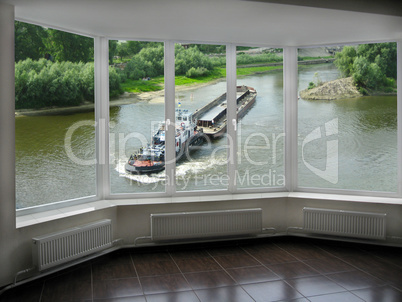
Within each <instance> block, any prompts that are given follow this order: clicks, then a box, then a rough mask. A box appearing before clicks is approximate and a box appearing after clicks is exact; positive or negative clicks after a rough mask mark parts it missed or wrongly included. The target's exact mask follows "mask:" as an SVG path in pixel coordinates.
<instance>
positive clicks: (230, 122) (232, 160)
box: [226, 44, 237, 193]
mask: <svg viewBox="0 0 402 302" xmlns="http://www.w3.org/2000/svg"><path fill="white" fill-rule="evenodd" d="M226 83H227V84H226V85H227V104H228V106H227V137H228V139H227V144H228V177H229V186H228V189H229V192H232V193H233V192H234V191H235V190H236V178H235V177H236V169H237V167H236V163H237V114H236V111H237V110H236V109H237V105H236V46H235V45H233V44H229V45H227V46H226Z"/></svg>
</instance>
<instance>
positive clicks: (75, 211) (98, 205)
mask: <svg viewBox="0 0 402 302" xmlns="http://www.w3.org/2000/svg"><path fill="white" fill-rule="evenodd" d="M270 198H293V199H312V200H328V201H346V202H361V203H377V204H390V205H402V199H401V198H389V197H371V196H354V195H337V194H324V193H304V192H292V193H288V192H276V193H249V194H224V195H204V196H202V195H200V196H180V197H179V196H176V197H161V198H139V199H116V200H99V201H94V202H88V203H83V204H80V205H74V206H70V207H64V208H60V209H54V210H50V211H44V212H39V213H32V214H27V215H21V216H18V217H17V219H16V227H17V228H24V227H29V226H32V225H36V224H39V223H44V222H50V221H54V220H58V219H62V218H67V217H72V216H76V215H81V214H86V213H91V212H95V211H99V210H103V209H108V208H115V207H120V206H133V205H151V204H167V203H192V202H216V201H229V200H255V199H270Z"/></svg>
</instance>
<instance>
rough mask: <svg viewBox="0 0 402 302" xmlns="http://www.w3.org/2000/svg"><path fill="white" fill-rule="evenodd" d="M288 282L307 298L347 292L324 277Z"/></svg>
mask: <svg viewBox="0 0 402 302" xmlns="http://www.w3.org/2000/svg"><path fill="white" fill-rule="evenodd" d="M287 282H288V283H289V284H290V285H291V286H292V287H293V288H295V289H296V290H298V291H299V292H300V293H301V294H303V295H304V296H305V297H307V298H308V297H310V296H318V295H325V294H333V293H338V292H344V291H346V289H344V288H343V287H341V286H339V285H337V284H336V283H335V282H333V281H331V280H329V279H328V278H326V277H324V276H316V277H307V278H298V279H291V280H287Z"/></svg>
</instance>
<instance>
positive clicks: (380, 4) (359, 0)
mask: <svg viewBox="0 0 402 302" xmlns="http://www.w3.org/2000/svg"><path fill="white" fill-rule="evenodd" d="M245 1H255V2H266V3H280V4H289V5H299V6H308V7H319V8H327V9H338V10H346V11H354V12H364V13H372V14H383V15H390V16H402V1H401V0H380V1H379V0H245Z"/></svg>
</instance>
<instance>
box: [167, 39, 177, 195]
mask: <svg viewBox="0 0 402 302" xmlns="http://www.w3.org/2000/svg"><path fill="white" fill-rule="evenodd" d="M174 53H175V43H174V42H173V41H166V42H165V55H164V56H165V72H164V73H165V120H166V126H167V127H166V128H167V131H166V140H165V144H166V154H165V171H166V187H165V189H166V194H167V195H173V194H174V193H175V192H176V182H175V179H176V152H175V145H174V144H175V55H174ZM169 123H170V125H169Z"/></svg>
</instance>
